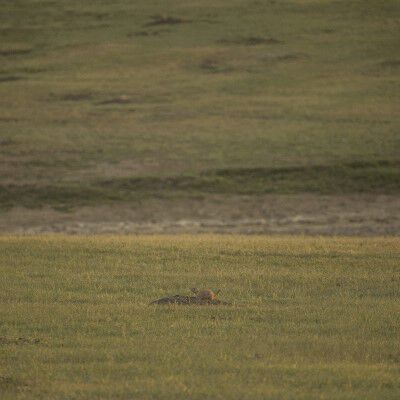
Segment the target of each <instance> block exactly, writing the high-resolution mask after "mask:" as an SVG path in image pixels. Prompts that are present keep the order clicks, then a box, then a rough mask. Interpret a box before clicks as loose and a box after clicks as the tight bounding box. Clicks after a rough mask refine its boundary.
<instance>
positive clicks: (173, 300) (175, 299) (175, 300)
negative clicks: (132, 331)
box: [150, 294, 229, 306]
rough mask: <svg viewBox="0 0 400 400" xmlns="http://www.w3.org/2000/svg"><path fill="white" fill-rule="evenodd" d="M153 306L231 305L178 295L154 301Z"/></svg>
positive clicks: (215, 300)
mask: <svg viewBox="0 0 400 400" xmlns="http://www.w3.org/2000/svg"><path fill="white" fill-rule="evenodd" d="M151 304H180V305H192V304H194V305H198V306H220V305H229V303H226V302H225V301H221V300H217V299H214V300H204V299H200V298H198V297H194V296H182V295H180V294H176V295H175V296H169V297H163V298H161V299H158V300H154V301H152V302H151V303H150V305H151Z"/></svg>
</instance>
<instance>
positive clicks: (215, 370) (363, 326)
mask: <svg viewBox="0 0 400 400" xmlns="http://www.w3.org/2000/svg"><path fill="white" fill-rule="evenodd" d="M399 244H400V243H399V239H398V238H390V237H386V238H369V239H358V238H331V239H324V238H304V237H291V238H289V237H254V236H253V237H242V236H196V237H194V236H163V237H157V236H154V237H152V236H149V237H143V236H136V237H126V236H125V237H124V236H114V237H108V236H96V237H67V236H56V235H54V236H36V237H29V236H25V237H23V236H20V237H18V236H2V237H1V238H0V275H1V277H2V279H1V280H0V302H1V303H0V321H1V323H0V397H1V398H2V399H4V400H8V399H10V400H11V399H13V400H14V399H43V398H51V399H106V398H107V399H132V398H135V399H187V398H190V399H296V400H298V399H304V400H305V399H307V400H308V399H322V398H325V399H393V400H394V399H398V398H399V396H400V379H399V376H400V374H399V372H400V367H399V362H400V345H399V343H400V340H399V339H400V338H399V332H400V329H399V328H400V320H399V313H398V304H399V300H400V299H399V296H400V294H399V290H398V289H399V274H398V273H399V261H400V251H399V249H400V246H399ZM192 286H203V287H213V288H220V289H221V290H222V293H221V298H222V299H223V300H226V301H229V302H232V305H231V306H221V307H207V306H205V307H198V306H187V307H186V306H148V303H149V302H150V301H151V300H154V299H156V298H159V297H162V296H164V295H167V294H176V293H182V294H184V293H188V288H190V287H192Z"/></svg>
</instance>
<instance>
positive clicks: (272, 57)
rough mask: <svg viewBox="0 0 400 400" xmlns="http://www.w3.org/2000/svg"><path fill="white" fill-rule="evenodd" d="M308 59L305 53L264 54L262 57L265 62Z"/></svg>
mask: <svg viewBox="0 0 400 400" xmlns="http://www.w3.org/2000/svg"><path fill="white" fill-rule="evenodd" d="M307 58H308V55H307V54H304V53H284V54H264V55H262V56H261V59H262V60H263V61H267V62H271V61H301V60H305V59H307Z"/></svg>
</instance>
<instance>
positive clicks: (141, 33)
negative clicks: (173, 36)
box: [126, 31, 167, 37]
mask: <svg viewBox="0 0 400 400" xmlns="http://www.w3.org/2000/svg"><path fill="white" fill-rule="evenodd" d="M163 32H167V31H163ZM160 34H161V31H137V32H134V33H128V34H127V35H126V36H127V37H134V36H159V35H160Z"/></svg>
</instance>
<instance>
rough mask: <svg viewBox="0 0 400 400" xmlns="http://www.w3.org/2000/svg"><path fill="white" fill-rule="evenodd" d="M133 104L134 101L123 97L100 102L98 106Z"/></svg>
mask: <svg viewBox="0 0 400 400" xmlns="http://www.w3.org/2000/svg"><path fill="white" fill-rule="evenodd" d="M132 102H133V100H132V99H131V98H130V97H129V96H126V95H121V96H117V97H113V98H111V99H106V100H103V101H99V102H98V103H96V104H98V105H109V104H131V103H132Z"/></svg>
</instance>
